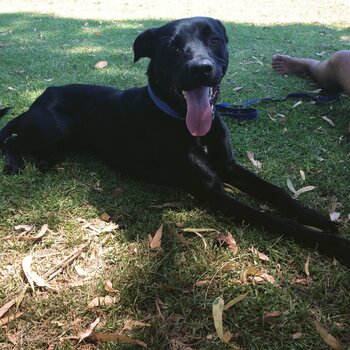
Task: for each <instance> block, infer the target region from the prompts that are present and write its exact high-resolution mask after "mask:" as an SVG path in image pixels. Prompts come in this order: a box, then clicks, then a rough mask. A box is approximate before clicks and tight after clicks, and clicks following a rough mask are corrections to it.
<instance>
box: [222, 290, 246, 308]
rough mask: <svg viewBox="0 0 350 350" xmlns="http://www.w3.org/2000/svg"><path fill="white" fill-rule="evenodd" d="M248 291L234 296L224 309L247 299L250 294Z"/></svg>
mask: <svg viewBox="0 0 350 350" xmlns="http://www.w3.org/2000/svg"><path fill="white" fill-rule="evenodd" d="M248 294H249V293H248V292H247V293H244V294H241V295H238V296H237V297H236V298H233V299H232V300H230V301H229V302H228V303H227V304H225V305H224V310H228V309H229V308H230V307H232V306H233V305H235V304H237V303H239V302H240V301H242V300H243V299H245V298H246V297H247V296H248Z"/></svg>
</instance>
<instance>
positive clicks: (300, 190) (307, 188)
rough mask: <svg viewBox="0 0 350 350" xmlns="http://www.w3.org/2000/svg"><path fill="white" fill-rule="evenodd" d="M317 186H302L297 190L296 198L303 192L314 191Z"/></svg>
mask: <svg viewBox="0 0 350 350" xmlns="http://www.w3.org/2000/svg"><path fill="white" fill-rule="evenodd" d="M315 188H316V187H315V186H305V187H303V188H300V189H299V190H298V191H296V192H295V194H294V198H295V199H297V198H298V197H299V196H300V195H301V194H302V193H304V192H309V191H312V190H314V189H315Z"/></svg>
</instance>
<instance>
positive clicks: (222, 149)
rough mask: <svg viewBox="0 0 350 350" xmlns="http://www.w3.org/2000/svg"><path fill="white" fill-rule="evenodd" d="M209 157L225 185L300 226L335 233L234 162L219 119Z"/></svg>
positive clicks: (323, 219) (329, 225)
mask: <svg viewBox="0 0 350 350" xmlns="http://www.w3.org/2000/svg"><path fill="white" fill-rule="evenodd" d="M206 142H207V144H208V156H209V159H210V163H211V164H212V165H213V167H214V168H215V170H216V172H217V173H218V174H219V176H220V178H221V180H222V181H223V182H225V183H228V184H231V185H232V186H234V187H237V188H238V189H240V190H241V191H242V192H245V193H247V194H249V195H251V196H253V197H255V198H257V199H259V200H262V201H265V202H270V203H271V204H272V205H273V206H274V207H275V208H277V209H279V210H281V211H283V212H284V213H285V214H286V215H288V216H290V217H294V218H297V219H299V220H300V222H302V223H303V224H306V225H310V226H315V227H318V228H320V229H322V230H325V231H330V232H337V227H336V224H335V223H333V222H331V221H330V220H329V219H328V218H327V217H326V216H324V215H322V214H321V213H319V212H317V211H316V210H313V209H310V208H307V207H305V206H303V205H302V204H301V203H300V202H298V201H296V200H295V199H293V198H292V197H291V196H290V195H289V194H288V193H287V192H286V191H284V190H283V189H282V188H280V187H278V186H275V185H273V184H271V183H269V182H267V181H265V180H263V179H262V178H260V177H259V176H257V175H255V174H254V173H252V172H251V171H249V170H247V169H245V168H244V167H242V166H241V165H239V164H237V162H236V161H235V160H234V156H233V152H232V148H231V143H230V134H229V131H228V129H227V126H226V125H225V124H224V123H223V121H222V120H221V119H220V117H217V118H215V120H214V123H213V127H212V130H211V132H210V134H209V135H208V137H207V139H206Z"/></svg>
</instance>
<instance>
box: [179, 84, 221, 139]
mask: <svg viewBox="0 0 350 350" xmlns="http://www.w3.org/2000/svg"><path fill="white" fill-rule="evenodd" d="M182 94H183V96H184V98H185V100H186V105H187V112H186V125H187V128H188V130H189V132H190V133H191V135H193V136H204V135H206V134H207V133H208V132H209V130H210V128H211V124H212V120H213V113H214V111H213V108H214V103H215V101H216V99H217V97H218V94H219V85H217V86H215V87H209V86H200V87H198V88H196V89H192V90H183V91H182Z"/></svg>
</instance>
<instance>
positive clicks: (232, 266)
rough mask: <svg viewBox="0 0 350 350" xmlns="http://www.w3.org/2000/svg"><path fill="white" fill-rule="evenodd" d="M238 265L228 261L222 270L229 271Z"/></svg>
mask: <svg viewBox="0 0 350 350" xmlns="http://www.w3.org/2000/svg"><path fill="white" fill-rule="evenodd" d="M236 267H237V263H234V262H228V263H226V264H224V265H222V266H221V268H220V269H221V271H228V270H232V269H235V268H236Z"/></svg>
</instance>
